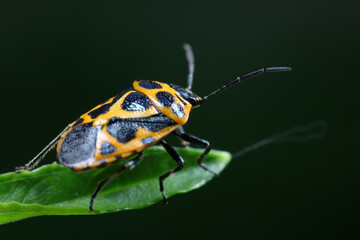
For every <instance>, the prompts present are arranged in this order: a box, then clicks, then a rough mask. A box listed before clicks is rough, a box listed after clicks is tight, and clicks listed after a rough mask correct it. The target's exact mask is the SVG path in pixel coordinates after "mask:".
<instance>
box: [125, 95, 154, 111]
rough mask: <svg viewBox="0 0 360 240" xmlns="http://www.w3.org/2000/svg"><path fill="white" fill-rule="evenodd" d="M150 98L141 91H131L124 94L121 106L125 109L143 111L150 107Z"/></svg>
mask: <svg viewBox="0 0 360 240" xmlns="http://www.w3.org/2000/svg"><path fill="white" fill-rule="evenodd" d="M151 105H152V104H151V102H150V100H149V99H148V98H147V97H146V96H145V95H144V94H142V93H139V92H131V93H130V94H129V95H127V96H126V98H125V99H124V102H123V103H122V104H121V108H122V109H124V110H126V111H145V110H146V109H150V107H151Z"/></svg>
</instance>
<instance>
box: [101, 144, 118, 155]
mask: <svg viewBox="0 0 360 240" xmlns="http://www.w3.org/2000/svg"><path fill="white" fill-rule="evenodd" d="M115 151H116V148H115V147H114V146H113V145H112V144H111V143H107V142H105V143H103V144H102V145H101V148H100V153H101V155H108V154H110V153H113V152H115Z"/></svg>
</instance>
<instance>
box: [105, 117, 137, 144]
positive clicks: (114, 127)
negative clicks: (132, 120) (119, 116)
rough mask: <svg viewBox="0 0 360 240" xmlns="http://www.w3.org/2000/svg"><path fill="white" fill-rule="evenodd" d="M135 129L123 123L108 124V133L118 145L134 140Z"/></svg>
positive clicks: (131, 125)
mask: <svg viewBox="0 0 360 240" xmlns="http://www.w3.org/2000/svg"><path fill="white" fill-rule="evenodd" d="M137 130H138V129H137V127H136V126H134V125H133V124H128V123H126V122H124V121H113V122H111V123H109V124H108V126H107V131H108V133H109V134H110V135H111V136H113V137H114V138H116V139H117V140H118V141H119V142H120V143H123V144H124V143H127V142H129V141H131V140H132V139H134V138H135V134H136V132H137Z"/></svg>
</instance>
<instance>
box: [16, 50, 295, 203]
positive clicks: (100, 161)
mask: <svg viewBox="0 0 360 240" xmlns="http://www.w3.org/2000/svg"><path fill="white" fill-rule="evenodd" d="M184 49H185V52H186V58H187V61H188V66H189V75H188V86H187V88H182V87H179V86H177V85H175V84H166V83H161V82H156V81H149V80H139V81H134V82H133V84H132V86H131V87H130V88H128V89H127V90H125V91H123V92H122V93H120V94H119V95H117V96H115V97H113V98H110V99H109V100H107V101H106V102H104V103H103V104H100V105H98V106H96V107H95V108H93V109H91V110H90V111H89V112H87V113H85V114H83V115H82V116H81V117H80V118H79V119H78V120H76V121H75V122H73V123H71V124H70V125H68V127H66V128H65V130H64V131H63V132H62V133H60V134H59V135H58V136H57V137H56V138H55V139H54V140H53V141H52V142H51V143H50V144H49V145H48V146H46V147H45V148H44V149H43V150H42V151H41V152H40V153H39V154H38V155H37V156H36V157H35V158H34V159H32V160H31V161H30V162H29V163H27V164H26V165H25V166H23V167H19V168H17V169H16V171H22V170H32V169H33V168H34V167H35V166H36V165H37V164H38V163H39V162H40V160H41V159H42V158H43V157H44V156H45V154H46V153H47V152H48V151H49V150H51V149H52V148H53V147H54V146H55V145H56V144H57V148H56V151H57V156H58V159H59V162H60V164H62V165H64V166H65V167H68V168H70V169H72V170H73V171H75V172H80V171H84V170H92V169H95V168H98V167H103V166H106V165H109V164H111V163H114V162H116V161H120V160H126V159H128V158H129V157H130V156H133V155H137V156H136V157H135V158H133V159H131V160H129V161H127V162H126V163H125V164H124V165H122V167H121V169H119V170H118V171H117V172H116V173H113V175H111V176H109V177H107V178H106V179H104V180H103V181H102V182H100V184H99V185H98V186H97V187H96V189H95V191H94V193H93V195H92V197H91V200H90V204H89V208H90V210H93V202H94V199H95V198H96V196H97V194H98V192H99V191H100V190H101V189H102V188H103V187H104V186H105V185H106V184H107V183H108V182H109V181H110V180H112V179H113V178H114V177H115V176H116V175H118V174H119V173H121V172H123V171H124V170H127V169H131V168H132V167H134V166H135V165H136V164H137V163H139V162H140V161H141V159H142V157H143V151H144V150H145V149H146V148H148V147H150V146H151V145H153V144H155V143H160V144H161V145H162V146H163V147H164V148H165V150H166V151H167V152H168V153H169V154H170V155H171V157H172V158H173V159H174V160H175V161H176V163H177V164H178V167H176V168H175V169H173V170H171V171H169V172H166V173H164V174H163V175H161V176H160V177H159V184H160V191H161V193H162V196H163V199H164V203H167V199H166V195H165V191H164V187H163V181H164V180H165V179H166V178H167V177H168V176H170V175H171V174H172V173H175V172H177V171H180V170H181V169H182V168H183V167H184V163H185V162H184V160H183V158H182V157H181V156H180V155H179V154H178V153H177V152H176V150H175V149H174V148H173V147H172V146H170V145H169V144H168V143H167V142H165V141H164V140H163V138H164V137H165V136H166V135H168V134H170V133H173V134H174V135H175V136H177V137H178V138H180V139H181V140H182V143H192V144H195V145H197V146H200V147H204V148H205V150H204V152H203V153H202V154H201V155H200V156H199V157H198V158H197V160H196V162H197V164H198V165H199V166H200V167H202V168H203V169H204V170H206V171H209V172H211V173H213V174H214V175H216V173H215V172H212V171H211V170H210V169H208V168H207V167H206V165H205V164H203V160H204V158H205V157H206V155H207V154H208V153H209V152H210V150H211V147H210V143H209V142H208V141H206V140H204V139H201V138H198V137H196V136H194V135H191V134H188V133H185V132H184V129H183V128H182V125H184V124H186V122H187V121H188V118H189V114H190V111H191V110H192V109H193V108H195V107H197V106H199V105H201V104H202V103H204V102H206V101H207V100H208V98H210V97H212V96H214V95H215V94H217V93H219V92H221V91H223V90H224V89H226V88H228V87H230V86H232V85H234V84H236V83H238V82H240V80H242V79H246V78H250V77H254V76H257V75H259V74H261V73H264V72H281V71H289V70H291V69H290V68H289V67H268V68H261V69H258V70H256V71H253V72H250V73H247V74H245V75H242V76H239V77H237V78H235V79H234V80H232V81H230V82H228V83H227V84H225V85H223V86H222V87H220V88H219V89H217V90H215V91H214V92H212V93H210V94H209V95H207V96H204V97H199V96H198V95H196V94H195V93H193V92H192V91H191V87H192V80H193V73H194V55H193V52H192V49H191V47H190V45H188V44H185V45H184Z"/></svg>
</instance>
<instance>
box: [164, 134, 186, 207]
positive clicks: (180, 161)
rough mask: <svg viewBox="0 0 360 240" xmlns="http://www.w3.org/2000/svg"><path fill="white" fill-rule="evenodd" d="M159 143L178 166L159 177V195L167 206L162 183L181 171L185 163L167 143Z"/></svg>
mask: <svg viewBox="0 0 360 240" xmlns="http://www.w3.org/2000/svg"><path fill="white" fill-rule="evenodd" d="M159 143H160V144H161V145H162V146H163V147H164V148H165V150H166V151H167V152H168V153H169V154H170V156H171V157H172V158H173V159H174V160H175V162H176V163H177V164H178V165H179V166H178V167H177V168H174V169H173V170H171V171H169V172H167V173H165V174H163V175H161V176H160V177H159V184H160V192H161V194H162V196H163V202H164V204H167V203H168V201H167V198H166V195H165V191H164V184H163V182H164V180H165V179H166V178H167V177H168V176H170V175H171V174H173V173H176V172H178V171H180V170H181V169H183V168H184V165H185V161H184V159H183V158H182V157H181V156H180V154H179V153H178V152H177V151H176V150H175V149H174V148H173V147H172V146H171V145H169V144H168V143H167V142H165V141H164V140H161V141H160V142H159Z"/></svg>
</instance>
